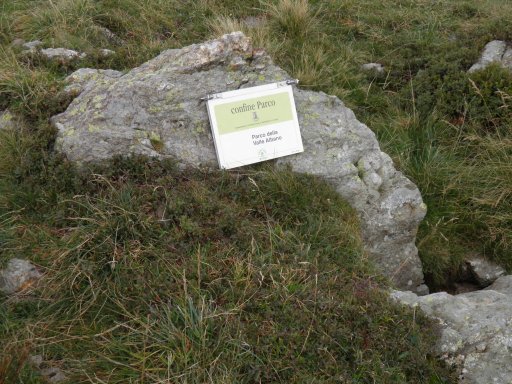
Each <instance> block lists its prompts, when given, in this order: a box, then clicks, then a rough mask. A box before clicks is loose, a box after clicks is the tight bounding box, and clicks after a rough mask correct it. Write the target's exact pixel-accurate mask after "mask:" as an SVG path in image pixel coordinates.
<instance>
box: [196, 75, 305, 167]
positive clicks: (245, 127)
mask: <svg viewBox="0 0 512 384" xmlns="http://www.w3.org/2000/svg"><path fill="white" fill-rule="evenodd" d="M294 83H296V81H294V80H292V81H282V82H279V83H272V84H266V85H261V86H257V87H251V88H244V89H238V90H236V91H228V92H223V93H216V94H213V95H209V96H208V97H207V98H206V99H207V100H208V103H207V105H208V115H209V118H210V125H211V128H212V134H213V138H214V142H215V150H216V152H217V159H218V161H219V166H220V167H221V168H223V169H230V168H236V167H241V166H242V165H247V164H253V163H257V162H260V161H264V160H269V159H275V158H277V157H282V156H287V155H291V154H294V153H299V152H303V151H304V148H303V146H302V138H301V135H300V128H299V121H298V118H297V111H296V109H295V101H294V99H293V90H292V87H291V84H294Z"/></svg>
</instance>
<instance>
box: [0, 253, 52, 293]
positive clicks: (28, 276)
mask: <svg viewBox="0 0 512 384" xmlns="http://www.w3.org/2000/svg"><path fill="white" fill-rule="evenodd" d="M41 276H42V275H41V273H40V272H39V271H38V270H37V268H36V267H35V266H34V265H33V264H32V263H30V262H29V261H27V260H23V259H16V258H14V259H11V260H9V262H8V263H7V268H6V269H4V270H0V291H1V292H3V293H5V294H7V295H12V294H14V293H16V292H18V291H22V290H24V289H26V288H28V287H30V286H31V285H33V284H34V283H35V282H36V281H37V280H39V279H40V278H41Z"/></svg>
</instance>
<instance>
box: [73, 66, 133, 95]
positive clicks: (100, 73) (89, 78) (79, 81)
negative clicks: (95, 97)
mask: <svg viewBox="0 0 512 384" xmlns="http://www.w3.org/2000/svg"><path fill="white" fill-rule="evenodd" d="M121 76H123V73H122V72H119V71H114V70H112V69H92V68H80V69H79V70H77V71H75V72H73V73H72V74H71V75H69V76H68V77H66V82H67V84H68V85H67V86H66V88H64V92H66V93H68V94H71V95H78V94H80V93H81V92H82V91H83V90H84V89H86V88H87V87H88V86H91V87H95V86H96V85H97V84H100V83H101V84H104V85H106V84H108V83H111V82H112V80H113V79H117V78H119V77H121Z"/></svg>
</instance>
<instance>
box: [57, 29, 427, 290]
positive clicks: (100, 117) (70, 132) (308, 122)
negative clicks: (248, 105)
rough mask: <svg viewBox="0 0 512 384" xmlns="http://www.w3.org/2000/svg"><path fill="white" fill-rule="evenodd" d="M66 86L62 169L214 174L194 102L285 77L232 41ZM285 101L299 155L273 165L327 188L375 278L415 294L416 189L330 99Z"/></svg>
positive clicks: (299, 93) (298, 96)
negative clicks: (144, 162) (159, 164)
mask: <svg viewBox="0 0 512 384" xmlns="http://www.w3.org/2000/svg"><path fill="white" fill-rule="evenodd" d="M82 71H83V70H82ZM89 71H90V70H89ZM75 78H82V80H76V81H75V83H74V85H73V86H74V87H75V92H76V93H80V92H81V93H80V95H79V96H78V97H77V98H75V100H74V101H73V102H72V103H71V105H70V106H69V107H68V109H67V110H66V111H65V112H64V113H62V114H60V115H57V116H54V117H53V118H52V122H53V124H54V125H55V127H57V129H58V132H59V135H58V138H57V142H56V147H57V149H58V150H60V151H62V152H64V153H65V154H67V156H68V158H69V159H70V160H73V161H77V162H80V163H86V162H91V161H98V160H102V159H106V158H109V157H111V156H113V155H116V154H122V155H127V154H142V155H148V156H154V157H157V158H163V157H173V158H176V159H178V160H179V161H180V162H181V163H182V164H184V165H193V166H206V167H214V168H216V167H217V160H216V155H215V149H214V144H213V140H212V137H211V133H210V128H209V121H208V115H207V111H206V105H205V102H204V101H201V98H202V97H204V96H206V95H207V94H212V93H217V92H222V91H226V90H233V89H239V88H244V87H251V86H256V85H262V84H266V83H271V82H276V81H282V80H285V79H289V78H290V77H289V75H288V74H287V73H286V72H285V71H283V70H282V69H281V68H279V67H277V66H275V65H274V64H273V63H272V60H271V59H270V58H269V56H268V55H267V54H265V52H264V51H262V50H253V49H252V46H251V42H250V40H249V39H248V38H246V37H245V36H244V35H243V34H242V33H240V32H236V33H232V34H229V35H224V36H223V37H222V38H220V39H218V40H213V41H209V42H206V43H203V44H196V45H192V46H189V47H185V48H183V49H171V50H168V51H165V52H163V53H162V54H160V55H159V56H158V57H156V58H154V59H153V60H150V61H148V62H147V63H145V64H143V65H141V66H140V67H138V68H135V69H133V70H131V71H130V72H128V73H127V74H125V75H123V76H121V77H117V74H116V75H115V76H110V75H108V74H106V73H101V72H95V73H94V74H93V76H85V77H84V76H82V77H80V76H75ZM294 95H295V100H296V105H297V111H298V115H299V123H300V126H301V132H302V135H303V141H304V148H305V151H304V153H302V154H298V155H294V156H289V157H285V158H281V159H279V160H277V164H278V165H281V166H283V165H289V166H291V167H292V169H293V170H295V171H297V172H305V173H309V174H313V175H317V176H320V177H322V178H324V179H325V180H327V181H328V182H330V183H331V184H332V185H333V186H334V187H335V188H336V190H337V191H338V192H339V193H340V194H341V195H342V196H343V197H344V198H345V199H347V200H348V201H349V202H350V204H351V205H352V206H353V207H355V208H356V209H357V211H358V212H359V215H360V217H361V221H362V228H363V237H364V240H365V244H366V245H365V246H366V250H367V251H368V254H369V256H370V258H372V259H373V260H374V261H375V263H376V264H377V266H378V267H380V270H381V271H382V273H383V274H385V275H387V276H389V277H390V278H391V279H392V280H393V281H394V283H395V284H396V286H397V287H400V288H402V289H409V290H418V289H419V290H420V291H421V290H425V288H426V287H425V286H424V285H422V284H423V273H422V269H421V264H420V260H419V258H418V255H417V249H416V247H415V245H414V241H415V236H416V230H417V227H418V224H419V222H420V221H421V219H422V218H423V217H424V215H425V210H426V207H425V205H424V204H423V202H422V199H421V196H420V193H419V191H418V189H417V188H416V186H415V185H414V184H413V183H411V182H410V181H409V180H408V179H407V178H405V177H404V176H403V175H402V174H401V173H400V172H398V171H397V170H396V169H395V168H394V166H393V163H392V161H391V159H390V158H389V156H387V155H386V154H385V153H383V152H381V151H380V148H379V144H378V142H377V140H376V138H375V134H374V133H373V132H372V131H371V130H370V129H369V128H368V127H366V126H365V125H364V124H362V123H361V122H359V121H358V120H357V119H356V117H355V115H354V113H353V112H352V111H351V110H350V109H348V108H347V107H345V105H344V104H343V103H342V102H341V101H340V100H339V99H338V98H336V97H334V96H328V95H326V94H324V93H321V92H320V93H319V92H311V91H305V90H300V89H296V88H295V89H294ZM155 143H157V144H158V145H155Z"/></svg>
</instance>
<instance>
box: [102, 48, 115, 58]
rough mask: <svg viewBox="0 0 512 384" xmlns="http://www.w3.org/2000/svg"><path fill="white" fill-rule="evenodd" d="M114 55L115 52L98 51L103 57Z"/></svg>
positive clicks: (107, 50)
mask: <svg viewBox="0 0 512 384" xmlns="http://www.w3.org/2000/svg"><path fill="white" fill-rule="evenodd" d="M115 54H116V52H115V51H113V50H111V49H100V55H101V56H103V57H109V56H112V55H115Z"/></svg>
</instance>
